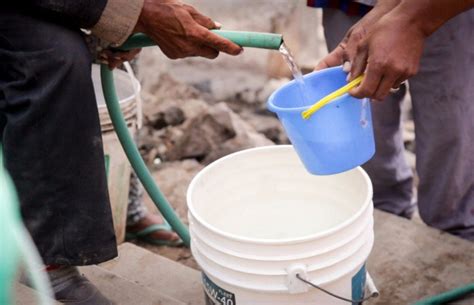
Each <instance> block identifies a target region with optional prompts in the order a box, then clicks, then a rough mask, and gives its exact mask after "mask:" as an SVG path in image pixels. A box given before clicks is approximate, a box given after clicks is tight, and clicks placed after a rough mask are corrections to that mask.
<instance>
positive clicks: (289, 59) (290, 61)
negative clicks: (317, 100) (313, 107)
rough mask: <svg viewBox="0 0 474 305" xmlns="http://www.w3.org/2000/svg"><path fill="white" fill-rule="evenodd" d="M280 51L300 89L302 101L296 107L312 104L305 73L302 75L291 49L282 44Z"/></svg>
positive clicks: (297, 102)
mask: <svg viewBox="0 0 474 305" xmlns="http://www.w3.org/2000/svg"><path fill="white" fill-rule="evenodd" d="M279 51H280V53H281V55H282V56H283V59H285V61H286V63H287V65H288V67H289V68H290V71H291V74H293V78H294V79H295V81H296V83H297V84H298V87H299V88H300V93H301V101H295V103H294V104H295V106H296V107H300V106H307V105H310V104H312V102H311V101H310V99H309V96H308V92H307V91H306V85H305V83H304V79H303V73H301V69H300V67H299V66H298V64H296V60H295V58H294V57H293V55H292V54H291V51H290V49H289V48H288V47H287V46H286V45H285V43H282V44H281V46H280V50H279Z"/></svg>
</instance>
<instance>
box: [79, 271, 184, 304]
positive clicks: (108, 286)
mask: <svg viewBox="0 0 474 305" xmlns="http://www.w3.org/2000/svg"><path fill="white" fill-rule="evenodd" d="M80 272H81V273H83V274H84V275H85V276H86V277H87V278H88V279H89V280H90V281H92V282H93V283H94V284H95V285H96V286H97V287H98V288H99V290H100V291H101V292H102V293H103V294H104V295H105V296H107V297H108V298H109V299H111V300H112V301H114V302H115V303H116V304H133V305H185V303H182V302H179V301H178V300H176V299H173V298H171V297H169V296H166V295H164V294H162V293H160V292H159V291H156V290H152V289H149V288H146V287H143V286H140V285H138V284H137V283H133V282H131V281H129V280H127V279H124V278H123V277H121V276H119V275H117V274H113V273H112V272H110V271H108V270H106V269H104V268H101V267H98V266H87V267H81V268H80Z"/></svg>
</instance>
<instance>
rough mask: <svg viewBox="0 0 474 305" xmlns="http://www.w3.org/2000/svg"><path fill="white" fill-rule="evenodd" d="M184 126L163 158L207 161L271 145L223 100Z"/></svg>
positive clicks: (206, 162)
mask: <svg viewBox="0 0 474 305" xmlns="http://www.w3.org/2000/svg"><path fill="white" fill-rule="evenodd" d="M184 125H185V126H183V129H182V131H183V136H182V137H180V138H179V139H177V140H176V145H175V146H174V147H171V148H170V150H169V151H168V153H167V156H166V159H167V160H182V159H187V158H196V159H198V160H199V161H202V163H203V164H208V163H210V162H212V161H214V160H216V159H218V158H220V157H222V156H224V155H227V154H229V153H232V152H235V151H238V150H242V149H245V148H250V147H256V146H263V145H272V144H274V143H273V142H272V141H270V140H269V139H267V138H266V137H265V136H263V135H262V134H259V133H258V132H257V131H256V130H255V129H254V128H253V127H252V126H251V125H249V124H248V123H246V122H245V121H243V120H242V119H241V118H240V117H239V116H238V115H237V114H236V113H234V112H233V111H232V110H231V109H230V108H229V107H228V106H227V105H226V104H225V103H219V104H216V105H214V106H212V107H210V108H209V109H207V111H206V112H204V113H202V114H201V115H199V116H196V117H195V118H193V119H191V120H189V121H187V122H186V123H185V124H184Z"/></svg>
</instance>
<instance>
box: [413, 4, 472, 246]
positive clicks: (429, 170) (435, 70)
mask: <svg viewBox="0 0 474 305" xmlns="http://www.w3.org/2000/svg"><path fill="white" fill-rule="evenodd" d="M473 41H474V11H472V10H471V11H468V12H466V13H464V14H462V15H460V16H458V17H456V18H454V19H452V20H451V21H450V22H448V23H447V24H445V25H444V26H443V27H442V28H441V29H439V30H438V31H437V32H436V33H434V34H433V35H432V36H431V37H430V38H429V39H428V40H427V42H426V46H425V53H424V55H423V59H422V62H421V66H420V72H419V74H418V75H416V76H415V77H413V78H412V79H410V93H411V96H412V101H413V110H414V119H415V131H416V156H417V172H418V175H419V177H420V185H419V188H418V206H419V211H420V216H421V218H422V219H423V220H424V222H426V223H427V224H428V225H430V226H433V227H436V228H439V229H441V230H445V231H448V232H450V233H453V234H456V235H459V236H462V237H464V238H467V239H471V240H474V44H473Z"/></svg>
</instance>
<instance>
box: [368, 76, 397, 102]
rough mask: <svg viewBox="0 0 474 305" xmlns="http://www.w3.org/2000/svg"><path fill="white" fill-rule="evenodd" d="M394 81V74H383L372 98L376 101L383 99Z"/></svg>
mask: <svg viewBox="0 0 474 305" xmlns="http://www.w3.org/2000/svg"><path fill="white" fill-rule="evenodd" d="M396 81H397V76H396V75H393V74H390V75H384V76H383V77H382V81H381V82H380V84H379V86H378V88H377V90H376V91H375V93H374V96H373V97H372V98H373V99H374V100H377V101H383V100H384V99H385V98H386V97H387V96H388V95H389V94H390V92H391V89H392V88H394V86H395V85H394V84H395V82H396ZM396 88H398V87H396Z"/></svg>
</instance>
